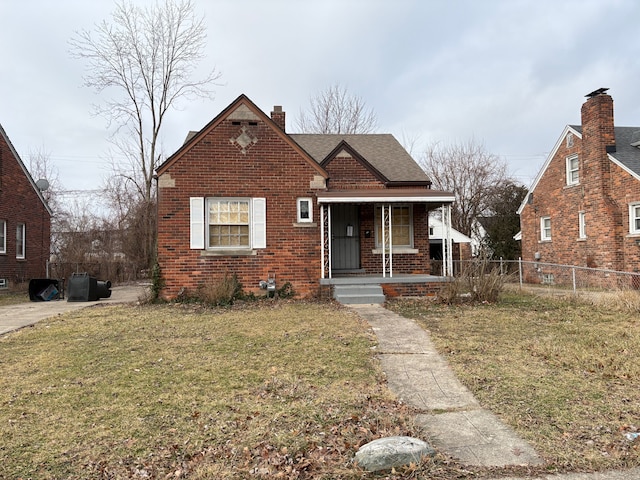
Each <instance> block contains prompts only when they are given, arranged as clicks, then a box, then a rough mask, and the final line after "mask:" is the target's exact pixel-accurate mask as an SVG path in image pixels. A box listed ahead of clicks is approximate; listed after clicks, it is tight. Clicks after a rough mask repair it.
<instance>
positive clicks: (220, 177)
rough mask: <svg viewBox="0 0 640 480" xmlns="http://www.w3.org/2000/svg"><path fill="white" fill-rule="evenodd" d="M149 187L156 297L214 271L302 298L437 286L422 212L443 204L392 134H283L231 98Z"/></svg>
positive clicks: (281, 121)
mask: <svg viewBox="0 0 640 480" xmlns="http://www.w3.org/2000/svg"><path fill="white" fill-rule="evenodd" d="M157 178H158V247H157V248H158V252H157V253H158V257H157V258H158V264H159V266H160V268H161V273H162V276H163V279H164V282H165V283H164V285H165V286H164V289H163V291H162V293H161V295H162V296H163V297H164V298H167V299H170V298H174V297H176V296H177V295H178V294H179V293H180V292H187V293H188V292H194V291H196V290H197V289H198V288H199V287H200V286H202V285H206V284H209V283H211V282H216V281H219V280H220V279H221V278H222V277H223V276H224V275H225V274H231V275H236V276H237V277H238V279H239V280H240V282H241V283H242V285H243V287H244V289H245V291H250V292H255V293H259V291H260V287H259V285H260V284H261V282H268V281H269V280H272V281H275V286H276V288H280V287H282V286H283V285H284V284H285V283H290V284H291V286H292V287H293V290H294V291H295V292H296V294H297V295H299V296H302V297H306V296H318V295H326V294H328V292H329V291H332V290H334V291H335V289H336V285H340V284H341V283H349V284H354V283H355V284H356V285H359V286H362V285H364V284H367V283H372V284H375V285H377V286H378V288H379V289H380V290H381V292H382V291H383V292H384V294H385V295H387V296H389V295H401V294H408V293H410V294H426V293H429V292H434V291H436V290H437V288H439V287H440V285H441V282H442V281H443V278H442V277H441V276H435V275H431V272H430V257H429V223H428V213H429V211H430V210H435V209H443V210H445V213H446V211H448V208H449V205H450V204H451V202H452V201H453V200H454V197H453V195H452V194H451V193H449V192H441V191H436V190H432V189H431V182H430V181H429V178H428V177H427V176H426V175H425V173H424V172H423V171H422V169H421V168H420V167H419V166H418V165H417V164H416V162H415V161H414V160H413V159H412V158H411V157H410V155H409V154H408V153H407V152H406V150H405V149H404V148H402V146H401V145H400V144H399V143H398V141H397V140H396V139H395V138H394V137H393V136H392V135H388V134H368V135H314V134H288V133H287V132H286V130H285V113H284V112H283V111H282V108H281V107H274V109H273V111H272V112H271V116H268V115H266V114H265V113H264V112H263V111H262V110H260V109H259V108H258V107H257V106H256V105H255V104H254V103H253V102H252V101H251V100H250V99H249V98H248V97H246V96H245V95H241V96H240V97H238V98H237V99H236V100H235V101H234V102H232V103H231V104H230V105H229V106H228V107H227V108H225V109H224V110H223V111H222V112H221V113H220V114H219V115H218V116H216V117H215V118H214V119H213V120H212V121H211V122H210V123H209V124H207V125H206V126H205V127H204V128H203V129H202V130H200V131H198V132H191V133H190V134H189V136H188V137H187V140H186V142H185V143H184V145H183V146H182V147H181V148H180V149H178V151H176V152H175V153H174V154H173V155H171V156H170V157H169V158H168V159H167V160H166V161H165V162H164V163H163V164H162V165H160V166H159V167H158V169H157ZM264 285H265V284H264V283H262V286H263V287H264ZM334 293H335V292H334Z"/></svg>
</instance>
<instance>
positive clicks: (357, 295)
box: [333, 284, 386, 305]
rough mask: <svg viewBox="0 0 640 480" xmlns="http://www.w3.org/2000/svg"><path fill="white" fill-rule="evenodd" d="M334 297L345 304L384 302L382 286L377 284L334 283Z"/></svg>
mask: <svg viewBox="0 0 640 480" xmlns="http://www.w3.org/2000/svg"><path fill="white" fill-rule="evenodd" d="M333 298H334V299H335V300H336V301H338V302H340V303H342V304H345V305H363V304H370V303H377V304H383V303H384V302H385V300H386V298H385V296H384V293H383V292H382V286H381V285H376V284H347V285H334V286H333Z"/></svg>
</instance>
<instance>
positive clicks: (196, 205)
mask: <svg viewBox="0 0 640 480" xmlns="http://www.w3.org/2000/svg"><path fill="white" fill-rule="evenodd" d="M189 215H190V221H189V227H190V228H189V232H190V233H189V238H190V240H189V248H191V249H193V250H204V198H203V197H191V198H190V199H189Z"/></svg>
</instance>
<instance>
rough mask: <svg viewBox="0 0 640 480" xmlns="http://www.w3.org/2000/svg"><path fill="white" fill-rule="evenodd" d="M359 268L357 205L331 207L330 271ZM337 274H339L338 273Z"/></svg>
mask: <svg viewBox="0 0 640 480" xmlns="http://www.w3.org/2000/svg"><path fill="white" fill-rule="evenodd" d="M359 268H360V222H359V209H358V205H350V204H343V203H340V204H334V205H332V206H331V269H332V270H333V271H336V270H338V271H339V270H358V269H359ZM338 273H339V272H338Z"/></svg>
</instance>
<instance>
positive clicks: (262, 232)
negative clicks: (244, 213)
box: [251, 198, 267, 248]
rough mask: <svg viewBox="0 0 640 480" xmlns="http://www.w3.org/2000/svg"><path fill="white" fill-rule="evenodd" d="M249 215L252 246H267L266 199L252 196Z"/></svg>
mask: <svg viewBox="0 0 640 480" xmlns="http://www.w3.org/2000/svg"><path fill="white" fill-rule="evenodd" d="M251 204H252V212H251V213H252V215H251V231H252V237H253V239H252V245H251V246H252V247H253V248H267V199H266V198H254V199H253V200H252V202H251Z"/></svg>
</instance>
